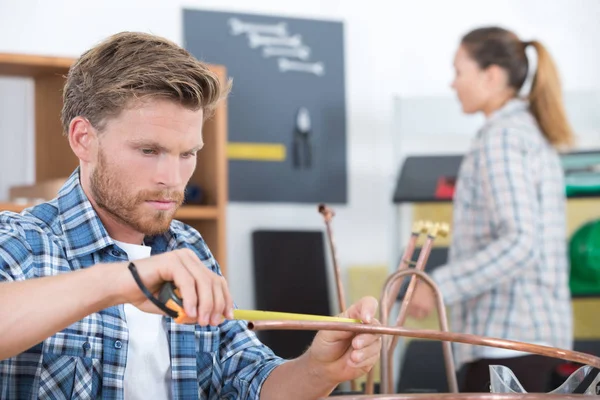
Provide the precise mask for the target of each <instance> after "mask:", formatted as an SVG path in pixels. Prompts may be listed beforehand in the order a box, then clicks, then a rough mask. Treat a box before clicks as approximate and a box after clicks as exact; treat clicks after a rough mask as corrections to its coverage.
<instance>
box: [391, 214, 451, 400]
mask: <svg viewBox="0 0 600 400" xmlns="http://www.w3.org/2000/svg"><path fill="white" fill-rule="evenodd" d="M448 233H449V227H448V224H435V225H434V226H433V227H432V228H431V229H429V232H428V235H427V240H426V241H425V244H424V246H423V248H422V249H421V253H420V254H419V259H418V260H417V265H416V266H415V269H417V270H419V271H424V270H425V266H426V265H427V261H428V260H429V255H430V254H431V250H432V248H433V242H434V241H435V239H436V237H437V236H438V235H439V236H442V237H445V236H447V235H448ZM417 278H418V276H415V275H414V274H413V276H412V277H411V279H410V282H409V284H408V288H407V289H406V294H405V295H404V300H403V302H402V305H401V307H400V311H399V313H398V317H397V319H396V326H403V325H404V323H405V322H406V317H407V315H408V306H409V304H410V301H411V299H412V295H413V292H414V290H415V287H416V285H417ZM432 288H433V289H434V291H437V290H438V289H437V288H435V287H433V286H432ZM436 295H437V296H441V295H439V294H436ZM442 304H443V303H442ZM445 311H446V308H445V306H444V307H443V312H444V313H445ZM438 318H441V317H440V310H439V306H438ZM443 324H447V320H446V317H444V318H443V322H442V320H441V319H440V329H442V326H443ZM386 325H387V324H386ZM443 330H446V331H447V330H448V329H443ZM398 339H399V338H398V336H394V337H392V338H391V340H390V345H389V347H388V348H387V351H388V357H389V358H390V359H391V358H392V357H393V356H394V350H395V348H396V345H397V344H398ZM449 348H450V347H448V349H449ZM444 351H446V347H444ZM448 351H450V350H448ZM448 363H449V361H448V358H446V371H448V367H449V364H448ZM452 368H454V366H452ZM388 371H389V375H388V376H392V364H391V363H389V364H388ZM448 383H449V385H450V381H449V382H448ZM390 385H391V381H390ZM449 387H451V386H449ZM450 391H451V392H455V391H454V390H450ZM456 391H458V388H457V390H456ZM389 393H392V391H391V386H390V391H389Z"/></svg>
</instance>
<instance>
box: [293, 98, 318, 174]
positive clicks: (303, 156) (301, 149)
mask: <svg viewBox="0 0 600 400" xmlns="http://www.w3.org/2000/svg"><path fill="white" fill-rule="evenodd" d="M311 128H312V127H311V120H310V113H309V112H308V109H307V108H306V107H300V109H298V112H297V113H296V123H295V127H294V159H293V162H294V167H295V168H302V167H305V168H310V167H311V166H312V162H313V160H312V158H313V157H312V151H313V149H312V143H311V139H310V136H311V132H312V129H311Z"/></svg>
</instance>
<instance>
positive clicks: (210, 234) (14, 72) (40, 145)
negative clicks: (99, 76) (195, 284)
mask: <svg viewBox="0 0 600 400" xmlns="http://www.w3.org/2000/svg"><path fill="white" fill-rule="evenodd" d="M74 61H75V60H74V59H72V58H66V57H50V56H38V55H28V54H7V53H0V75H4V76H15V77H26V78H31V79H33V81H34V96H35V100H34V105H35V106H34V107H35V111H34V112H35V116H34V118H35V135H34V138H35V139H34V140H35V149H36V150H35V155H34V157H35V181H36V182H43V181H46V180H49V179H55V178H66V177H68V176H69V175H70V174H71V173H72V172H73V170H74V169H75V167H76V166H77V165H78V160H77V158H76V157H75V155H74V154H73V152H72V151H71V148H70V146H69V142H68V140H67V138H66V137H65V136H63V135H62V127H61V123H60V113H61V109H62V95H61V92H62V88H63V85H64V82H65V77H66V75H67V73H68V71H69V68H70V66H71V65H72V64H73V62H74ZM210 68H211V70H213V71H214V72H215V73H216V74H217V75H218V76H219V78H220V79H221V81H222V82H223V83H225V82H226V80H227V71H226V69H225V67H223V66H220V65H210ZM1 135H2V132H0V140H1ZM203 137H204V143H205V144H204V148H203V149H202V150H201V151H200V152H199V153H198V162H197V168H196V171H195V173H194V175H193V176H192V178H191V180H190V183H193V184H197V185H199V186H200V187H201V188H202V190H203V193H204V198H205V200H204V204H203V205H185V206H183V207H181V208H180V209H179V210H178V212H177V214H176V216H175V218H177V219H179V220H181V221H182V222H185V223H187V224H189V225H191V226H193V227H194V228H196V229H197V230H198V231H199V232H200V233H201V234H202V237H203V238H204V240H205V241H206V243H207V244H208V246H209V248H210V250H211V251H212V253H213V255H214V256H215V258H216V259H217V262H218V263H219V265H220V266H221V269H222V272H223V275H225V276H227V275H226V271H227V259H226V257H227V244H226V238H227V236H226V233H225V229H226V222H225V218H226V207H227V201H228V182H227V179H228V178H227V176H228V172H227V149H226V146H227V102H226V101H223V102H222V103H221V105H220V106H219V107H218V108H217V110H216V111H215V114H214V116H213V117H212V118H211V119H209V120H208V121H206V123H205V125H204V128H203ZM28 206H30V205H22V204H13V203H6V202H4V203H2V202H0V211H5V210H6V211H14V212H20V211H22V210H23V209H24V208H26V207H28Z"/></svg>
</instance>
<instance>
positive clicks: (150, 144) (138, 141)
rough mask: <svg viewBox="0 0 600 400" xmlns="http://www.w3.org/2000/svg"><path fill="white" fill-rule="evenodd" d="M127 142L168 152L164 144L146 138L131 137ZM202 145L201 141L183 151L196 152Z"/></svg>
mask: <svg viewBox="0 0 600 400" xmlns="http://www.w3.org/2000/svg"><path fill="white" fill-rule="evenodd" d="M128 142H129V144H131V145H133V146H136V147H149V148H152V149H156V150H160V151H162V152H164V153H168V152H169V149H168V148H166V147H165V146H162V145H160V144H159V143H158V142H155V141H154V140H147V139H131V140H128ZM202 147H204V143H201V144H199V145H197V146H194V147H193V148H191V149H189V150H187V151H184V153H193V152H196V151H198V150H200V149H201V148H202Z"/></svg>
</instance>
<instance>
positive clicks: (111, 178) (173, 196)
mask: <svg viewBox="0 0 600 400" xmlns="http://www.w3.org/2000/svg"><path fill="white" fill-rule="evenodd" d="M90 188H91V191H92V195H93V196H94V200H95V202H96V204H97V205H98V207H100V208H102V209H103V210H104V211H106V212H108V213H109V214H110V215H111V216H113V217H114V218H115V219H117V220H118V221H120V222H122V223H125V224H127V225H129V226H130V227H131V228H133V229H135V230H136V231H138V232H140V233H143V234H144V235H146V236H153V235H158V234H161V233H164V232H166V231H167V230H168V229H169V227H170V225H171V220H172V219H173V215H174V214H175V210H177V208H178V207H179V206H180V205H181V204H182V203H183V197H184V195H183V193H181V192H177V191H169V190H163V191H160V190H158V191H151V190H143V191H140V192H138V193H137V194H135V195H131V194H129V190H130V189H129V190H128V188H127V187H126V185H124V184H123V183H122V182H121V181H119V179H118V172H116V171H112V170H110V168H109V167H108V164H107V163H106V159H105V157H104V154H103V153H102V151H100V152H99V154H98V165H97V166H96V168H95V169H94V171H92V174H91V176H90ZM148 200H170V201H174V202H175V205H176V207H175V208H174V209H173V210H169V211H161V210H154V211H146V212H144V211H142V209H141V205H143V204H144V203H145V202H146V201H148Z"/></svg>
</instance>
